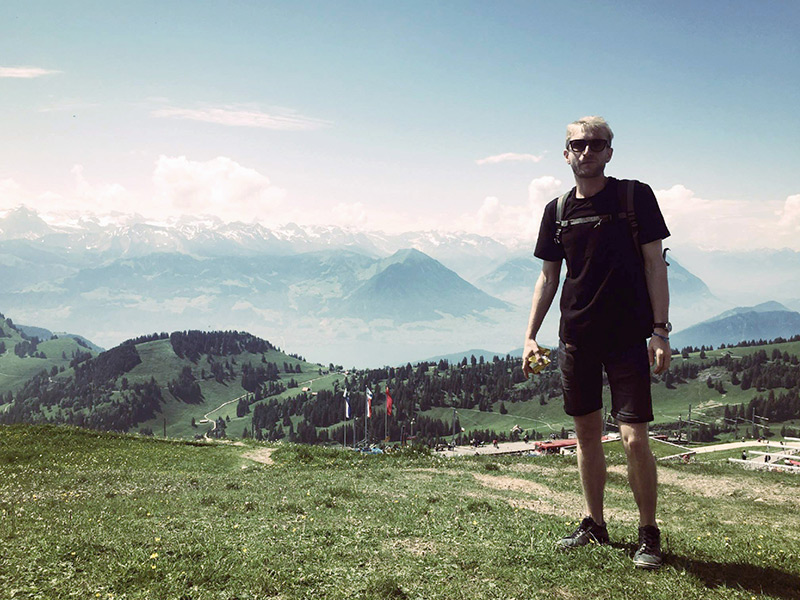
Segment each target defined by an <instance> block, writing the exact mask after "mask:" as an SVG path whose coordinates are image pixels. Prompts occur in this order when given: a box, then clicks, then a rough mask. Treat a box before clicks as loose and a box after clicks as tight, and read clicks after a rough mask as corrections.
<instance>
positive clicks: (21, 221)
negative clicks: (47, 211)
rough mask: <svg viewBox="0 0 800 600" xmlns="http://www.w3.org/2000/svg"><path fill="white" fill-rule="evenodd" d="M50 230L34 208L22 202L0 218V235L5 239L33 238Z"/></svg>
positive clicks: (50, 231)
mask: <svg viewBox="0 0 800 600" xmlns="http://www.w3.org/2000/svg"><path fill="white" fill-rule="evenodd" d="M52 231H53V230H52V229H51V228H50V226H49V225H48V224H47V223H46V222H45V221H44V220H43V219H42V218H41V217H40V216H39V214H38V213H37V212H36V211H35V210H32V209H30V208H28V207H27V206H25V205H24V204H20V205H19V206H18V207H16V208H13V209H11V210H10V211H8V212H7V213H6V215H5V217H3V218H2V219H0V237H2V238H3V239H6V240H11V239H19V238H23V239H35V238H38V237H41V236H43V235H46V234H48V233H52Z"/></svg>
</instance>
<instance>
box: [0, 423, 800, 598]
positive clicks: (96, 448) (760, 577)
mask: <svg viewBox="0 0 800 600" xmlns="http://www.w3.org/2000/svg"><path fill="white" fill-rule="evenodd" d="M617 445H618V444H617ZM260 448H262V446H257V445H255V444H250V445H248V446H245V447H238V446H233V445H231V444H219V445H194V444H192V443H187V442H175V441H163V440H154V439H147V438H140V437H136V436H120V435H111V434H100V433H95V432H87V431H82V430H77V429H71V428H54V427H39V426H9V427H0V597H2V598H70V597H76V598H107V599H110V598H128V599H140V598H141V599H144V598H187V599H188V598H191V599H193V600H202V599H206V598H208V599H212V598H213V599H218V598H222V599H233V598H236V599H247V598H274V599H278V598H280V599H295V598H309V599H311V598H314V599H317V598H330V599H339V598H341V599H345V598H346V599H372V598H375V599H382V598H425V599H431V600H436V599H451V598H464V599H469V600H482V599H497V598H504V599H510V598H517V599H522V598H526V599H538V598H541V599H544V598H547V599H550V598H566V599H583V598H600V599H615V600H616V599H619V598H658V599H664V600H675V599H678V598H698V599H700V598H711V599H719V598H726V599H727V598H731V599H737V600H739V599H741V600H749V599H750V598H753V597H756V598H776V599H785V598H798V597H800V591H798V590H800V515H798V513H797V509H796V498H797V497H798V493H800V478H798V477H796V476H791V475H787V474H778V473H758V472H749V471H743V470H740V469H738V468H736V467H735V466H732V465H728V464H727V463H724V462H717V463H713V464H703V463H693V464H689V465H682V464H675V465H660V466H659V469H660V475H659V476H660V480H661V493H660V503H659V515H660V522H661V527H662V531H663V532H664V533H663V535H664V546H665V549H666V550H667V554H666V559H665V566H664V567H663V568H662V569H661V570H660V571H659V572H656V573H650V572H642V571H637V570H635V569H634V568H633V567H632V564H631V560H630V555H631V553H632V550H633V547H632V541H633V538H634V536H635V530H636V517H635V506H634V504H633V500H632V499H631V494H630V491H629V489H628V486H627V482H626V480H625V476H624V469H625V467H624V464H623V462H622V459H621V450H620V449H619V448H615V447H614V444H610V445H608V447H607V451H608V456H609V481H608V489H607V520H608V522H609V529H610V533H611V536H612V541H613V543H612V545H610V546H606V547H592V548H586V549H583V550H581V551H577V552H573V553H559V552H555V551H554V548H553V546H554V540H555V539H557V538H558V537H559V536H561V535H563V534H565V533H566V532H568V531H569V530H570V529H571V528H572V527H574V525H575V521H576V519H578V518H579V517H580V516H581V502H580V496H579V494H578V493H577V485H578V484H577V469H576V464H575V459H574V457H561V456H553V457H541V458H521V457H492V458H485V457H474V458H466V459H450V460H448V459H444V458H441V457H439V456H431V455H427V454H426V453H424V452H405V453H403V454H396V455H391V454H389V455H376V456H373V455H370V456H362V455H360V454H356V453H352V452H349V451H343V450H334V449H326V448H320V447H311V446H296V445H289V444H286V445H280V446H278V447H277V449H276V450H275V451H274V452H273V454H272V458H273V460H274V461H275V462H274V464H272V465H263V464H259V463H256V462H253V461H251V460H248V459H247V458H245V457H244V455H245V454H246V453H247V452H251V451H253V450H254V449H260ZM757 499H760V500H759V501H756V500H757Z"/></svg>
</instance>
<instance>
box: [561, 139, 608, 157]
mask: <svg viewBox="0 0 800 600" xmlns="http://www.w3.org/2000/svg"><path fill="white" fill-rule="evenodd" d="M586 146H589V150H591V151H592V152H602V151H603V150H605V149H606V148H608V146H609V143H608V140H570V141H569V143H567V148H569V149H570V150H572V151H573V152H576V153H578V154H580V153H581V152H583V151H584V150H586Z"/></svg>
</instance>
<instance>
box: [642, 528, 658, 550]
mask: <svg viewBox="0 0 800 600" xmlns="http://www.w3.org/2000/svg"><path fill="white" fill-rule="evenodd" d="M657 547H658V535H657V534H656V533H655V532H653V531H644V532H642V540H641V542H640V544H639V549H640V550H643V551H645V552H648V553H654V552H655V549H656V548H657Z"/></svg>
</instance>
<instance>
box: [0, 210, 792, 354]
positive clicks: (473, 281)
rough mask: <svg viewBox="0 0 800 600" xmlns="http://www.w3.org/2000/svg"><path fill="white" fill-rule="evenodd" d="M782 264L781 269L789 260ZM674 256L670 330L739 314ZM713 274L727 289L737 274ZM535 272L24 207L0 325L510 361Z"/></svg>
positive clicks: (452, 255)
mask: <svg viewBox="0 0 800 600" xmlns="http://www.w3.org/2000/svg"><path fill="white" fill-rule="evenodd" d="M787 252H789V253H788V254H786V253H784V254H781V255H780V264H781V265H782V266H783V267H787V265H791V261H792V260H793V257H794V256H800V254H797V253H791V252H790V251H787ZM676 254H677V253H676ZM683 256H684V255H683V254H682V255H681V262H680V263H679V262H678V260H675V259H674V258H673V257H672V255H670V257H669V260H670V262H671V264H672V266H671V267H670V269H669V278H670V288H671V290H670V291H671V307H670V314H671V320H672V322H673V323H675V325H676V327H678V328H681V329H686V327H687V326H691V325H694V324H697V323H700V322H703V321H705V320H707V319H709V318H711V317H713V316H715V315H719V314H721V313H723V311H725V310H727V309H730V308H732V307H733V306H736V304H737V303H736V302H731V301H730V299H724V300H723V299H721V298H720V297H719V296H718V295H717V294H716V293H713V292H712V291H711V289H710V288H709V286H708V285H706V282H705V281H703V280H701V279H700V278H699V277H698V276H696V274H694V272H693V271H690V270H689V269H688V268H686V267H685V266H684V265H685V264H689V263H691V264H692V265H694V263H695V261H696V262H697V263H698V264H702V265H704V268H705V267H707V266H708V265H709V264H717V263H719V261H720V260H722V259H720V258H719V257H716V258H714V259H713V261H712V262H711V263H709V262H708V261H707V260H706V261H705V262H704V259H703V257H699V258H698V257H697V256H695V255H692V254H686V256H687V258H686V260H684V258H683ZM714 261H716V262H714ZM787 261H788V262H787ZM745 262H746V261H745ZM725 264H726V268H728V269H729V272H728V274H727V276H728V277H729V278H736V277H737V276H736V271H735V269H734V265H735V264H736V261H733V262H732V263H730V264H729V263H725ZM748 264H749V263H748ZM770 264H772V263H770ZM748 268H749V267H748ZM540 269H541V263H540V261H539V260H538V259H536V258H534V257H533V255H532V248H521V247H519V246H508V245H504V244H501V243H499V242H497V241H496V240H493V239H491V238H488V237H484V236H479V235H474V234H464V233H461V234H459V233H441V232H432V231H427V232H408V233H404V234H399V235H389V234H385V233H382V232H365V231H355V230H346V229H342V228H337V227H318V226H314V227H311V226H298V225H293V224H288V225H284V226H280V227H274V228H267V227H264V226H262V225H258V224H243V223H223V222H221V221H219V220H215V219H202V218H201V219H196V220H186V219H184V220H180V221H175V222H172V223H168V224H154V223H149V222H146V221H144V220H143V219H141V218H132V217H124V218H121V219H118V220H116V221H113V222H112V221H111V220H104V219H100V218H94V217H91V218H89V217H85V216H76V217H74V218H71V219H66V218H64V219H61V220H60V221H59V222H57V223H56V222H54V221H52V220H51V219H50V218H49V217H48V220H47V221H45V220H44V219H43V218H42V217H41V216H40V215H38V214H37V213H36V212H34V211H31V210H29V209H27V208H24V207H20V208H18V209H15V210H12V211H10V212H8V213H7V214H6V215H5V217H4V218H0V281H2V283H3V285H2V286H1V287H0V310H3V311H4V312H6V313H7V314H10V315H13V316H14V318H15V319H16V320H19V321H22V322H28V323H35V324H37V326H41V327H46V328H49V329H68V330H70V331H77V332H80V333H81V334H82V335H83V336H85V337H86V338H89V339H91V340H93V341H94V342H95V343H97V344H100V345H102V346H106V347H112V346H114V345H115V344H118V343H119V342H120V341H121V340H124V339H127V338H130V337H135V336H137V335H140V334H141V332H143V331H173V330H176V329H202V330H211V329H235V330H246V331H251V332H253V333H254V334H255V335H259V336H262V337H264V338H267V339H274V340H277V341H279V342H280V343H281V344H282V345H286V346H287V347H292V348H295V349H297V350H298V351H300V352H302V353H304V354H306V355H308V356H313V358H314V359H315V360H319V361H321V362H327V361H333V362H335V363H337V364H347V365H350V364H353V365H355V364H359V365H370V364H384V363H392V364H398V363H404V362H406V361H407V360H414V359H417V358H419V357H420V356H431V355H444V354H447V353H449V352H452V351H453V350H454V349H456V348H465V347H466V348H469V347H486V346H488V347H495V348H503V347H516V346H518V345H519V343H520V341H521V340H520V338H521V337H522V335H523V333H524V328H525V325H526V322H527V316H528V311H529V307H530V299H531V294H532V291H533V286H534V283H535V281H536V278H537V277H538V275H539V272H540ZM769 269H771V267H768V270H769ZM798 271H800V269H798ZM793 276H794V275H791V274H790V275H787V276H785V277H784V279H786V277H788V280H792V277H793ZM715 277H717V276H716V275H715ZM741 281H745V280H744V279H742V280H741ZM740 287H742V288H745V287H747V289H748V290H749V289H750V288H751V287H752V286H750V285H749V284H748V286H740ZM763 287H764V289H771V288H770V286H767V285H763ZM795 289H798V288H795ZM784 296H786V294H784V295H783V296H778V295H774V296H772V297H773V298H776V299H781V298H783V297H784ZM794 301H795V302H796V303H797V304H799V305H800V300H797V299H795V300H794ZM789 305H790V306H794V305H792V304H791V301H790V303H789ZM557 330H558V307H557V303H556V304H554V306H553V308H552V309H551V311H550V314H548V317H547V319H546V320H545V323H544V326H543V328H542V331H541V334H540V338H541V339H542V341H543V342H544V343H548V344H551V345H552V344H554V343H555V342H556V338H557Z"/></svg>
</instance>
